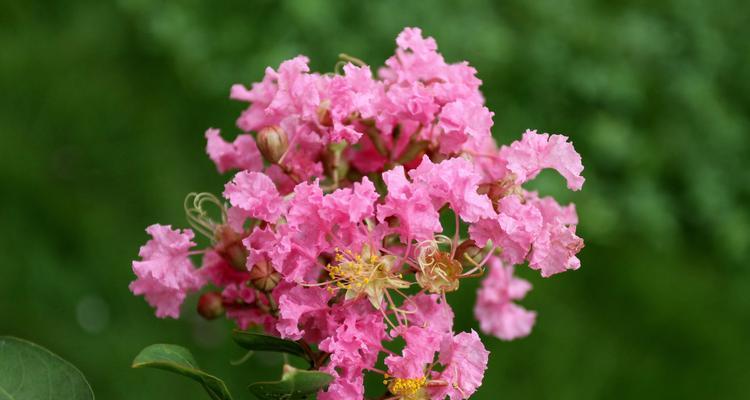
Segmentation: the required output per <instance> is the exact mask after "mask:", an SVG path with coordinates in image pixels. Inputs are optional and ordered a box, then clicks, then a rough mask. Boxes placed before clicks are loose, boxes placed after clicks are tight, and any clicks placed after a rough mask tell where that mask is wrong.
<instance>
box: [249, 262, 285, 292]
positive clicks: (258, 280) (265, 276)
mask: <svg viewBox="0 0 750 400" xmlns="http://www.w3.org/2000/svg"><path fill="white" fill-rule="evenodd" d="M280 280H281V275H280V274H279V273H278V272H276V270H275V269H273V266H272V265H271V263H270V262H268V261H265V260H264V261H260V262H259V263H257V264H255V265H253V267H252V268H251V269H250V283H251V284H252V285H253V287H255V288H256V289H258V290H260V291H263V292H270V291H271V290H273V288H275V287H276V285H277V284H278V283H279V281H280Z"/></svg>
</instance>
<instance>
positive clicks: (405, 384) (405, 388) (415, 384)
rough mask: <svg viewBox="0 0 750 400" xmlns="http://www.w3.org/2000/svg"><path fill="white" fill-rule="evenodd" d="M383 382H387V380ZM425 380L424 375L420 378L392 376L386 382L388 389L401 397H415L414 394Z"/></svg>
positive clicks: (422, 385)
mask: <svg viewBox="0 0 750 400" xmlns="http://www.w3.org/2000/svg"><path fill="white" fill-rule="evenodd" d="M384 382H388V381H387V380H386V381H384ZM426 382H427V378H426V377H424V376H423V377H421V378H393V379H391V380H390V382H388V391H390V392H391V393H392V394H394V395H396V396H401V398H402V399H416V397H415V395H416V394H418V392H419V390H420V389H422V388H423V387H424V385H425V383H426Z"/></svg>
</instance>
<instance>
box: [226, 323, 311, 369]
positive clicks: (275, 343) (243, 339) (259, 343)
mask: <svg viewBox="0 0 750 400" xmlns="http://www.w3.org/2000/svg"><path fill="white" fill-rule="evenodd" d="M232 339H234V341H235V342H236V343H237V344H238V345H240V346H242V347H244V348H246V349H248V350H254V351H275V352H281V353H289V354H293V355H295V356H299V357H302V358H304V359H306V360H307V361H309V362H310V365H312V362H313V360H311V359H310V356H309V354H308V353H307V352H306V351H305V349H304V348H303V347H302V346H301V345H300V344H299V343H297V342H293V341H291V340H285V339H281V338H278V337H275V336H269V335H264V334H262V333H254V332H247V331H238V330H234V331H232Z"/></svg>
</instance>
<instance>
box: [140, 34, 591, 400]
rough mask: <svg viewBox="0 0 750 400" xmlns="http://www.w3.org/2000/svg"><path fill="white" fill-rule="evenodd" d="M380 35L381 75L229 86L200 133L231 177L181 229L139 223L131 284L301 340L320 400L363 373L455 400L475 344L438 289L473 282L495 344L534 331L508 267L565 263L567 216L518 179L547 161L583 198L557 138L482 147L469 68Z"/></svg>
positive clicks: (191, 206) (353, 393)
mask: <svg viewBox="0 0 750 400" xmlns="http://www.w3.org/2000/svg"><path fill="white" fill-rule="evenodd" d="M396 44H397V48H396V51H395V54H394V55H393V56H392V57H390V58H389V59H388V60H386V62H385V65H384V66H383V67H380V68H372V67H370V66H368V65H366V64H365V63H364V62H363V61H362V60H359V59H357V58H355V57H352V56H348V55H342V56H341V59H342V61H341V62H340V63H339V64H337V65H336V67H335V68H334V72H333V73H315V72H311V71H310V68H309V66H308V64H309V60H308V59H307V58H306V57H304V56H297V57H295V58H292V59H290V60H287V61H284V62H282V63H281V65H280V66H279V67H278V68H270V67H269V68H267V69H266V71H265V75H264V77H263V78H262V80H261V81H260V82H256V83H254V84H252V85H249V86H245V85H242V84H236V85H234V86H232V88H231V93H230V97H231V98H232V99H234V100H238V101H241V102H245V103H248V107H247V108H246V109H245V110H244V111H243V112H242V113H241V115H240V117H239V118H238V119H237V127H238V128H239V131H240V133H239V134H238V135H236V137H235V138H234V139H232V140H229V139H224V138H222V136H221V135H220V133H219V131H218V130H217V129H209V130H208V131H206V133H205V137H206V140H207V144H206V151H207V153H208V156H209V158H210V159H211V160H212V161H213V162H214V164H215V165H216V168H217V170H218V171H219V172H221V173H224V172H231V176H229V177H228V179H227V181H228V182H227V183H226V185H225V186H224V190H223V193H222V195H223V198H218V197H216V196H214V195H211V194H208V193H201V194H194V193H193V194H190V195H189V196H188V198H187V199H186V203H185V211H186V214H187V217H188V221H189V223H190V224H191V226H192V228H193V229H192V230H191V229H184V230H179V229H173V228H171V227H169V226H163V225H152V226H150V227H149V228H148V229H147V232H148V233H149V234H150V235H151V236H152V238H151V240H149V241H148V242H147V243H146V245H144V246H143V247H142V248H141V251H140V253H139V256H140V260H138V261H134V262H133V271H134V273H135V275H136V280H135V281H133V282H132V283H131V285H130V289H131V290H132V291H133V293H134V294H136V295H143V296H145V298H146V300H147V302H148V303H149V304H150V305H152V306H153V307H154V308H155V309H156V315H157V316H158V317H161V318H164V317H171V318H177V317H179V315H180V305H181V304H182V303H183V301H184V299H185V297H186V296H187V295H188V294H189V293H191V292H195V291H201V292H202V293H203V294H202V296H201V299H200V301H199V304H198V312H199V314H200V315H202V316H203V317H205V318H207V319H213V318H217V317H218V316H220V315H223V314H225V315H226V316H227V317H228V318H230V319H232V320H234V321H235V322H236V323H237V325H238V327H239V328H241V329H247V328H249V327H253V326H259V327H261V328H262V329H263V330H264V331H265V332H266V333H267V334H270V335H274V336H278V337H280V338H282V339H285V340H291V341H297V342H299V343H303V344H304V346H306V348H308V349H310V351H311V354H313V355H314V357H313V359H312V361H313V364H314V365H313V366H312V368H313V369H317V370H320V371H323V372H326V373H328V374H330V375H331V376H332V377H333V380H332V382H331V383H330V384H329V385H328V386H327V387H326V388H323V389H322V390H321V392H320V393H319V394H318V395H319V397H318V398H320V399H364V398H365V392H366V391H365V387H364V376H365V375H366V374H380V375H382V381H383V385H384V386H383V387H381V388H379V389H377V390H376V391H378V392H382V391H384V390H385V391H386V392H387V393H386V396H385V398H389V399H407V400H414V399H444V398H450V399H452V400H457V399H467V398H469V397H470V396H472V394H473V393H475V392H476V390H477V389H478V388H479V386H480V385H481V383H482V379H483V376H484V372H485V370H486V368H487V363H488V356H489V353H488V351H487V350H486V348H485V346H484V345H483V344H482V341H481V340H480V337H479V335H478V334H477V333H476V332H474V331H473V330H472V331H469V332H455V331H454V328H453V317H454V312H453V310H452V309H451V306H450V305H449V303H448V299H449V297H450V295H449V293H451V292H453V291H457V290H460V288H461V285H460V282H461V281H462V280H464V279H473V278H478V277H481V276H483V275H487V276H486V277H485V278H484V280H483V281H482V283H481V288H480V289H479V292H478V296H477V303H476V307H475V309H474V314H475V316H476V317H477V319H478V321H479V327H480V328H481V331H482V332H484V333H486V334H490V335H493V336H496V337H498V338H500V339H502V340H512V339H516V338H520V337H524V336H526V335H528V334H529V333H530V331H531V328H532V327H533V325H534V323H535V321H536V313H535V312H533V311H527V310H525V309H524V308H522V307H521V306H519V305H518V304H516V302H517V301H520V300H522V299H523V298H524V296H525V295H526V294H527V292H529V290H530V289H531V285H530V284H529V283H528V282H527V281H525V280H522V279H520V278H517V277H515V276H514V271H515V269H516V267H515V266H516V265H522V264H527V265H528V266H529V267H530V268H531V269H533V270H538V271H539V274H540V275H541V276H542V277H549V276H551V275H554V274H557V273H561V272H563V271H566V270H574V269H578V268H579V267H580V260H579V259H578V258H577V253H578V252H579V251H580V250H581V248H582V247H583V240H582V239H581V238H580V237H578V236H577V234H576V225H577V223H578V217H577V214H576V209H575V206H574V205H572V204H571V205H560V204H558V203H557V201H556V200H555V199H554V198H552V197H545V196H540V195H539V194H537V193H535V192H530V191H527V190H526V189H525V188H524V184H525V183H526V182H528V181H529V180H532V179H534V178H535V177H536V176H537V175H538V174H539V172H540V171H541V170H543V169H547V168H549V169H554V170H556V171H557V172H559V173H560V174H561V175H562V176H563V177H564V178H565V180H566V182H567V187H568V188H569V189H571V190H580V189H581V187H582V185H583V183H584V178H583V177H582V176H581V173H582V170H583V165H582V163H581V157H580V155H579V154H578V153H577V152H576V151H575V149H574V147H573V145H572V143H571V142H570V141H569V140H568V138H567V137H565V136H562V135H558V134H553V135H550V134H546V133H542V134H540V133H537V131H534V130H527V131H526V132H525V133H523V135H522V137H521V138H520V139H519V140H516V141H514V142H512V143H511V144H509V145H503V146H498V145H497V144H495V142H494V140H493V138H492V135H491V131H490V130H491V128H492V126H493V116H494V113H493V112H492V111H490V110H489V109H488V108H487V107H486V106H485V104H484V97H483V96H482V94H481V92H480V91H479V87H480V85H481V81H480V80H479V79H478V78H477V76H476V70H474V68H472V67H471V66H469V64H468V63H467V62H460V63H448V62H446V61H445V59H444V58H443V56H442V55H441V54H440V53H439V52H438V51H437V44H436V42H435V40H434V39H433V38H431V37H426V38H425V37H424V36H423V35H422V32H421V30H420V29H418V28H406V29H405V30H404V31H403V32H401V34H399V35H398V38H397V39H396ZM445 221H450V222H451V224H450V226H444V222H445ZM454 227H455V228H454ZM194 231H195V232H197V233H199V234H200V236H201V237H200V238H198V239H196V238H195V237H194V236H195V235H194V233H193V232H194ZM462 232H465V233H467V235H466V236H467V237H463V235H462V234H461V233H462ZM196 243H202V246H200V247H198V246H197V244H196ZM194 263H199V264H194ZM196 265H199V266H196ZM460 312H467V310H461V311H460ZM397 343H403V345H402V346H400V347H398V348H395V347H394V346H397V345H396V344H397ZM379 360H380V361H383V362H384V364H385V367H384V369H381V368H380V367H379V366H378V365H379V364H378V362H379Z"/></svg>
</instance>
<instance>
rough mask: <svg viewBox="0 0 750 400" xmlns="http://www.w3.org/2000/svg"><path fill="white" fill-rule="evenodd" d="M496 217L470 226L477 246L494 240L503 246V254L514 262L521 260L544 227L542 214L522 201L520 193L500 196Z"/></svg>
mask: <svg viewBox="0 0 750 400" xmlns="http://www.w3.org/2000/svg"><path fill="white" fill-rule="evenodd" d="M498 209H499V212H498V215H497V217H496V218H486V219H481V220H479V222H477V223H475V224H473V225H471V226H470V227H469V235H470V237H471V238H472V239H474V241H475V242H476V243H477V245H478V246H485V245H486V244H487V241H488V240H492V243H493V244H494V245H495V246H499V247H500V248H501V249H502V255H501V257H502V258H503V259H504V260H505V261H507V262H509V263H511V264H520V263H522V262H523V261H524V260H525V259H526V256H527V255H528V253H529V250H530V249H531V245H532V243H534V241H535V240H536V239H537V237H538V236H539V232H540V231H541V229H542V214H541V213H540V212H539V209H537V207H535V206H534V205H533V204H530V203H526V204H524V203H522V202H521V199H520V198H519V197H518V196H515V195H510V196H506V197H503V198H502V199H500V201H499V203H498Z"/></svg>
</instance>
